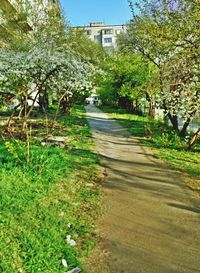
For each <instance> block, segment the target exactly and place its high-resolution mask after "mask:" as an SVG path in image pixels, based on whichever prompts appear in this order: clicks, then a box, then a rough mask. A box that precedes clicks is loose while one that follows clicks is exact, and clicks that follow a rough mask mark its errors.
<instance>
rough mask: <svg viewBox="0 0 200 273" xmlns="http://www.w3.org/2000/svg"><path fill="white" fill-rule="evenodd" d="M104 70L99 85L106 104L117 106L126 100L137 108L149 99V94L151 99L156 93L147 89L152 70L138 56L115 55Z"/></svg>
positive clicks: (101, 96) (100, 93) (108, 60)
mask: <svg viewBox="0 0 200 273" xmlns="http://www.w3.org/2000/svg"><path fill="white" fill-rule="evenodd" d="M103 69H104V72H105V74H102V75H101V76H100V80H99V82H98V83H97V84H98V85H99V95H100V98H101V99H102V101H103V103H104V104H105V103H106V104H110V105H116V104H119V101H120V98H126V99H127V100H128V101H129V102H130V104H132V105H133V104H135V106H137V105H138V104H141V102H142V99H143V101H144V100H145V99H146V98H147V94H148V97H149V96H150V95H151V94H153V93H155V91H156V90H155V89H153V88H152V89H151V90H148V89H147V88H146V83H147V81H148V80H149V74H150V71H151V70H152V69H151V68H150V65H149V64H148V62H146V61H145V60H144V59H143V58H142V57H141V56H139V55H138V54H127V53H126V54H124V53H115V54H113V55H112V56H111V57H110V59H107V62H106V63H105V65H104V66H103ZM106 93H107V97H106Z"/></svg>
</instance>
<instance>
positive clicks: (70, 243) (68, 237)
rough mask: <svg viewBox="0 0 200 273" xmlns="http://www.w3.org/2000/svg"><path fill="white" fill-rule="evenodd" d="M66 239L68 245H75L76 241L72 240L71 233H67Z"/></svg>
mask: <svg viewBox="0 0 200 273" xmlns="http://www.w3.org/2000/svg"><path fill="white" fill-rule="evenodd" d="M66 241H67V243H68V244H69V245H70V246H75V245H76V241H74V240H73V239H72V238H71V235H67V237H66Z"/></svg>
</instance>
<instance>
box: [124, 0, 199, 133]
mask: <svg viewBox="0 0 200 273" xmlns="http://www.w3.org/2000/svg"><path fill="white" fill-rule="evenodd" d="M129 3H130V6H131V8H132V12H133V19H132V20H131V22H130V24H129V26H128V30H127V33H125V34H123V35H122V36H121V38H120V39H119V44H120V45H121V48H126V49H128V50H130V51H133V52H137V53H139V54H140V55H142V56H143V57H144V58H146V59H148V61H150V62H151V63H152V64H153V65H154V66H155V69H157V71H158V78H157V81H158V83H159V85H160V88H159V89H160V91H159V94H158V96H157V103H158V104H159V106H160V107H161V108H163V109H164V111H165V114H166V116H167V117H168V118H169V120H170V121H171V123H172V125H173V129H174V130H176V131H177V132H179V134H180V135H181V136H184V135H185V133H186V130H187V128H188V125H189V124H190V122H191V120H192V118H193V117H194V116H195V114H196V113H197V111H198V110H199V108H198V107H199V103H200V89H199V87H200V78H199V71H200V69H199V68H200V67H199V65H200V62H199V53H200V47H199V45H200V43H199V34H200V33H199V16H198V15H199V11H200V7H199V5H198V3H197V2H196V1H188V0H180V1H172V0H162V1H156V0H154V1H153V0H143V1H141V2H140V4H137V5H136V7H134V5H133V3H132V1H129ZM135 9H137V12H135ZM180 118H182V119H183V120H184V125H183V126H182V128H180V127H179V119H180Z"/></svg>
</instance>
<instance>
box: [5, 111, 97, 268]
mask: <svg viewBox="0 0 200 273" xmlns="http://www.w3.org/2000/svg"><path fill="white" fill-rule="evenodd" d="M59 126H61V127H60V128H61V129H57V131H56V132H55V134H56V135H58V134H61V135H62V134H63V135H66V134H67V137H68V141H67V149H64V148H61V147H54V146H52V145H47V146H44V147H43V146H41V143H40V142H41V140H40V134H41V133H42V131H41V130H38V131H37V134H36V135H37V138H36V139H32V140H30V141H31V143H30V145H31V153H30V160H29V161H27V160H26V155H27V146H26V145H25V143H24V142H23V140H21V141H19V142H18V145H17V144H16V141H15V140H12V139H10V140H6V142H4V141H2V140H1V145H0V169H1V172H0V181H1V183H0V199H1V204H0V207H1V215H0V238H1V242H0V261H1V262H0V271H1V272H2V273H4V272H5V273H7V272H9V273H16V272H32V273H34V272H35V273H39V272H41V273H47V272H48V273H55V272H60V273H63V272H64V270H69V269H70V268H73V267H75V266H77V265H78V266H80V267H82V265H81V264H82V263H81V262H80V261H81V260H82V258H83V257H85V256H86V255H87V254H88V251H89V250H91V248H92V247H93V246H94V245H95V238H94V234H93V233H94V219H95V218H96V217H97V213H98V211H99V201H100V198H101V197H100V193H99V190H98V186H97V185H96V184H95V180H96V179H97V178H96V176H97V167H96V163H97V162H98V159H97V157H96V155H95V154H94V153H93V152H92V147H93V144H92V142H91V140H90V129H89V127H88V124H87V122H86V120H85V117H84V110H83V108H82V107H76V110H73V111H72V113H71V115H70V116H67V117H66V116H62V117H61V118H60V120H59V123H58V124H57V127H58V128H59ZM66 128H67V132H66ZM19 159H20V160H19ZM87 183H90V187H88V186H87ZM91 184H92V186H91ZM67 235H71V238H73V240H75V242H76V245H75V246H71V245H70V244H68V243H67V241H66V236H67ZM62 259H66V260H67V262H68V264H69V267H68V268H67V269H65V268H64V267H63V265H62V264H61V261H62Z"/></svg>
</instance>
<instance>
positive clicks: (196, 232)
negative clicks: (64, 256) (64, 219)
mask: <svg viewBox="0 0 200 273" xmlns="http://www.w3.org/2000/svg"><path fill="white" fill-rule="evenodd" d="M86 108H87V112H88V120H89V123H90V125H91V127H92V129H93V136H94V138H95V141H96V145H97V151H98V153H99V154H100V157H101V162H102V165H103V166H104V167H105V168H106V171H107V174H108V176H107V179H106V181H105V184H104V191H105V194H106V197H105V203H106V214H105V216H104V218H103V219H102V220H101V221H100V223H99V225H100V231H101V236H102V240H103V242H104V247H105V249H106V251H108V252H109V253H110V255H109V256H108V269H106V267H105V268H104V267H102V266H101V268H98V262H97V263H95V267H96V269H95V270H94V272H95V273H105V272H109V273H122V272H123V273H145V272H148V273H175V272H176V273H190V272H191V273H192V272H193V273H194V272H196V273H197V272H200V201H199V200H198V199H197V198H196V197H195V196H194V194H193V193H192V191H190V190H189V189H188V188H187V187H186V186H185V185H184V183H183V182H182V181H180V179H179V178H178V176H177V174H176V173H175V172H174V171H171V170H169V169H168V168H167V166H166V165H165V164H164V163H163V162H162V161H160V160H158V159H156V158H155V157H154V156H153V154H152V153H151V152H150V151H149V150H148V149H147V148H145V147H143V146H142V145H141V144H139V143H138V140H137V139H136V138H134V137H131V136H130V135H129V133H128V132H127V131H126V129H124V128H122V127H121V126H120V125H119V124H118V123H117V122H116V121H115V120H113V119H111V118H109V117H108V116H107V115H106V114H104V113H102V112H101V111H100V110H98V109H97V108H95V107H93V106H87V107H86Z"/></svg>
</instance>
